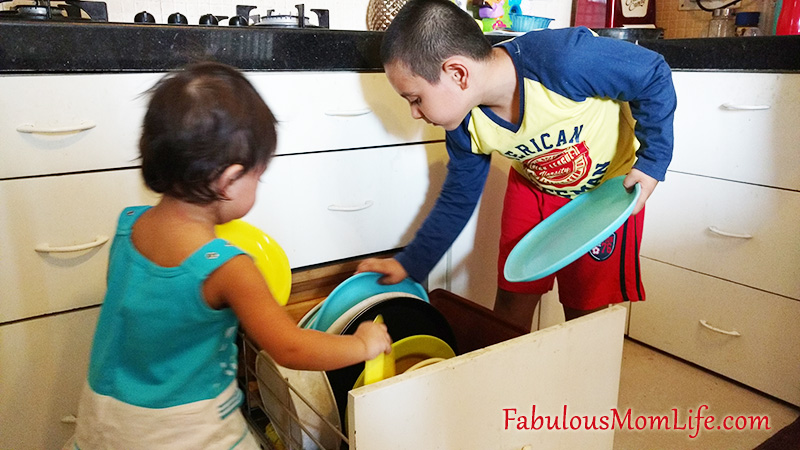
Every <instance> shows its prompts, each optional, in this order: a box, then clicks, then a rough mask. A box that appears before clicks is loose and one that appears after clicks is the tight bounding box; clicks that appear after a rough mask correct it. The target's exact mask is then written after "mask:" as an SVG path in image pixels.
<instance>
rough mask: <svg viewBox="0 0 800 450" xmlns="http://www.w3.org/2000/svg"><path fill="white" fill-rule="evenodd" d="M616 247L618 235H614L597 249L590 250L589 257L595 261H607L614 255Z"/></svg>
mask: <svg viewBox="0 0 800 450" xmlns="http://www.w3.org/2000/svg"><path fill="white" fill-rule="evenodd" d="M616 247H617V233H614V234H612V235H611V236H609V237H607V238H606V239H605V240H604V241H603V242H601V243H600V244H598V245H597V247H595V248H593V249H591V250H589V256H591V257H592V258H593V259H594V260H595V261H605V260H607V259H608V258H609V257H610V256H611V255H612V254H613V253H614V249H615V248H616Z"/></svg>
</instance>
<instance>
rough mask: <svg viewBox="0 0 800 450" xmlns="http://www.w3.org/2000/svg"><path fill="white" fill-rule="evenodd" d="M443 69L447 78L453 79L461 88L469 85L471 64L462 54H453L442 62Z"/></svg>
mask: <svg viewBox="0 0 800 450" xmlns="http://www.w3.org/2000/svg"><path fill="white" fill-rule="evenodd" d="M442 70H443V71H444V74H445V76H446V77H447V78H449V79H451V80H453V81H454V82H455V83H456V84H457V85H458V86H459V87H460V88H461V89H466V88H467V87H468V86H469V82H470V79H469V75H470V64H469V61H468V60H467V59H465V58H463V57H460V56H451V57H450V58H447V59H446V60H445V61H444V62H443V63H442Z"/></svg>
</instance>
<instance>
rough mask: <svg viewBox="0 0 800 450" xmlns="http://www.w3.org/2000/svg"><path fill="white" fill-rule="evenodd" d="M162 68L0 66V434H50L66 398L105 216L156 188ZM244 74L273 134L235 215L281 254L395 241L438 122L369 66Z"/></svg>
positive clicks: (435, 152) (96, 288)
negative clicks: (153, 105)
mask: <svg viewBox="0 0 800 450" xmlns="http://www.w3.org/2000/svg"><path fill="white" fill-rule="evenodd" d="M162 75H163V74H158V73H136V74H75V75H4V76H0V84H2V86H3V87H4V89H5V91H6V92H7V93H8V94H7V95H8V96H7V97H6V99H5V100H4V101H3V108H2V109H0V124H2V126H0V204H2V205H3V208H4V211H5V212H6V213H5V214H3V215H2V216H0V250H2V258H0V283H2V284H3V286H4V290H3V293H2V294H0V295H2V301H0V337H2V341H0V342H2V353H0V360H2V361H3V364H2V369H0V370H2V375H3V377H2V379H3V389H4V390H5V389H8V390H9V391H11V392H8V393H6V391H4V393H3V398H4V399H17V401H3V402H2V404H0V417H2V418H3V423H4V424H10V425H8V426H5V425H4V428H3V433H2V434H0V447H2V448H59V447H60V446H61V445H62V444H63V443H64V442H66V440H67V438H68V437H69V436H70V434H71V433H72V429H71V428H72V427H71V425H69V424H64V423H61V422H60V419H61V418H63V417H69V416H70V415H74V414H75V413H76V409H77V402H78V397H79V394H80V390H81V388H82V386H83V382H84V378H85V373H86V372H85V371H86V367H87V359H88V355H89V349H90V345H91V342H90V341H91V336H92V334H93V332H94V326H95V321H96V315H97V312H98V311H99V305H100V303H101V302H102V298H103V295H104V292H105V272H106V267H107V259H108V249H109V247H110V239H112V238H113V233H114V230H115V227H116V220H117V217H118V215H119V212H120V211H121V210H122V209H123V207H124V206H127V205H132V204H154V203H155V202H156V201H157V200H158V196H157V195H155V194H153V193H152V192H150V191H148V190H147V189H146V187H145V186H144V184H143V182H142V180H141V175H140V170H139V163H138V161H137V157H138V147H137V144H138V139H139V133H140V127H141V121H142V118H143V115H144V112H145V108H146V98H147V97H146V96H143V95H142V94H143V93H144V92H145V91H146V90H147V89H149V88H150V87H151V86H152V85H153V84H154V83H155V82H156V81H157V80H158V79H159V78H160V77H161V76H162ZM246 76H247V77H248V78H249V79H250V80H251V81H252V82H253V84H254V86H255V87H256V89H257V90H258V91H259V92H260V93H261V94H262V95H263V96H264V97H265V99H266V101H267V102H268V104H269V105H270V106H271V107H272V108H273V109H274V110H275V113H276V116H277V119H278V120H279V123H278V132H279V133H280V137H279V144H278V149H277V154H278V156H276V157H275V158H274V160H273V163H272V164H271V165H270V167H269V168H268V171H267V173H266V174H265V175H264V177H263V180H264V183H263V185H262V186H261V189H260V192H259V200H258V203H257V204H256V206H255V207H254V209H253V212H252V213H251V215H249V216H248V217H246V218H245V219H246V220H251V221H252V222H253V223H254V224H256V225H258V226H259V227H262V228H263V229H264V230H265V231H266V232H268V233H270V234H271V235H272V237H273V238H275V239H276V240H277V241H278V242H279V243H281V245H285V246H286V250H287V253H288V255H289V257H290V263H291V264H292V267H293V268H297V267H300V266H301V265H302V266H305V265H315V264H321V263H325V262H328V261H331V260H335V259H341V258H347V257H351V256H358V255H361V254H364V253H371V252H379V251H384V250H390V249H393V248H397V247H399V246H402V245H403V244H404V243H405V242H407V240H408V239H410V236H411V234H412V233H413V231H414V230H416V227H417V226H418V223H419V222H420V221H421V220H422V217H423V216H420V215H419V214H418V211H419V210H420V208H423V209H425V208H428V209H429V208H430V206H432V202H433V199H434V198H435V193H433V192H429V189H433V188H432V187H430V186H431V185H433V186H435V185H436V184H437V183H438V184H441V182H442V181H443V176H442V177H439V178H437V177H436V176H431V175H430V174H429V172H428V166H429V165H434V166H435V165H438V164H441V163H440V162H437V161H441V160H442V158H445V159H446V154H445V153H444V151H443V149H442V148H441V146H442V144H441V141H442V139H443V133H442V132H441V131H439V130H436V129H435V128H434V127H432V126H428V125H426V124H424V123H423V122H420V121H414V120H413V119H412V118H411V116H410V114H409V112H408V106H407V105H406V104H405V101H404V100H403V99H402V98H400V97H399V96H397V95H396V94H395V93H394V92H393V91H392V89H391V87H390V86H389V84H388V82H387V81H386V79H385V76H384V75H383V74H382V73H356V72H313V73H312V72H303V73H274V72H257V73H256V72H252V73H247V74H246ZM32 92H35V93H36V94H37V95H31V93H32ZM15 96H18V98H15ZM435 190H436V191H438V187H437V188H436V189H435ZM106 239H108V240H106ZM78 324H79V325H78ZM48 336H51V337H48ZM47 339H57V341H58V344H57V345H51V344H50V343H48V342H49V341H47ZM30 346H35V347H30ZM20 349H23V350H22V351H21V350H20ZM62 372H68V374H64V375H62ZM33 374H36V376H34V375H33ZM33 379H35V380H36V387H35V390H36V392H35V393H34V394H31V391H32V390H34V389H31V388H30V386H31V384H30V381H31V380H33ZM34 416H35V417H36V420H28V418H30V417H34ZM31 427H35V430H36V432H34V433H31V429H32V428H31ZM45 430H46V431H45Z"/></svg>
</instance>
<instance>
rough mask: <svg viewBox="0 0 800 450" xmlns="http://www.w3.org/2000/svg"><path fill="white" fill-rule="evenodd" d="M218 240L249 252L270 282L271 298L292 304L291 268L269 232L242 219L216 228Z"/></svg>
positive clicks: (281, 303) (282, 303) (283, 303)
mask: <svg viewBox="0 0 800 450" xmlns="http://www.w3.org/2000/svg"><path fill="white" fill-rule="evenodd" d="M214 231H215V232H216V234H217V237H219V238H221V239H225V240H226V241H228V242H230V243H231V244H233V245H235V246H237V247H239V248H240V249H242V250H244V251H245V252H247V254H248V255H250V257H252V258H253V262H255V264H256V267H257V268H258V270H259V271H261V274H262V275H264V279H266V280H267V285H268V286H269V290H270V292H272V296H273V297H275V300H276V301H277V302H278V304H280V305H285V304H286V302H288V301H289V293H290V292H291V290H292V269H291V267H290V266H289V258H287V257H286V253H285V252H284V251H283V249H282V248H281V246H280V245H278V243H277V242H276V241H275V239H272V238H271V237H270V236H269V235H268V234H267V233H265V232H263V231H261V230H259V229H258V228H257V227H255V226H253V225H251V224H249V223H247V222H245V221H244V220H241V219H236V220H232V221H230V222H228V223H225V224H222V225H217V226H216V227H215V230H214Z"/></svg>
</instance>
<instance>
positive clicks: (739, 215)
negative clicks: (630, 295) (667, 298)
mask: <svg viewBox="0 0 800 450" xmlns="http://www.w3.org/2000/svg"><path fill="white" fill-rule="evenodd" d="M647 204H648V210H647V215H646V219H645V221H646V224H645V234H644V238H643V242H642V250H641V254H642V255H644V256H647V257H650V258H652V259H656V260H660V261H664V262H668V263H670V264H675V265H678V266H681V267H686V268H688V269H691V270H696V271H698V272H702V273H706V274H710V275H713V276H717V277H720V278H723V279H726V280H730V281H735V282H738V283H743V284H746V285H748V286H752V287H755V288H759V289H764V290H767V291H770V292H774V293H776V294H780V295H785V296H788V297H791V298H795V299H800V273H798V268H800V245H799V244H798V243H799V242H800V226H797V224H798V223H800V193H798V192H791V191H786V190H780V189H771V188H765V187H761V186H754V185H749V184H744V183H736V182H731V181H723V180H716V179H712V178H706V177H700V176H694V175H685V174H679V173H672V174H670V175H669V180H668V182H666V183H661V184H660V185H659V186H658V188H657V189H656V190H655V192H654V193H653V195H652V196H651V197H650V200H649V201H648V203H647ZM726 234H727V235H726ZM748 236H749V237H748ZM645 287H648V286H647V285H645Z"/></svg>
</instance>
